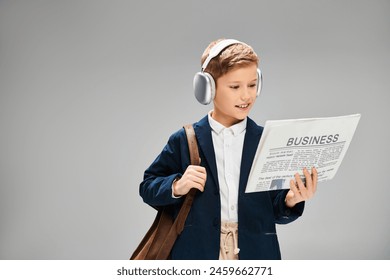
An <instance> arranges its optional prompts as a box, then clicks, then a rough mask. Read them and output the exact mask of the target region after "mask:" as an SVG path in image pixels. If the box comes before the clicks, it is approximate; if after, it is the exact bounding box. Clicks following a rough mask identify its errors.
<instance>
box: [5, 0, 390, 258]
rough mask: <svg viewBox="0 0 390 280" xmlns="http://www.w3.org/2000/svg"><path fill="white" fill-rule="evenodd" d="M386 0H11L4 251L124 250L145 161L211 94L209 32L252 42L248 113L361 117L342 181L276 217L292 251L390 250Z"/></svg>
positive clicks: (80, 253)
mask: <svg viewBox="0 0 390 280" xmlns="http://www.w3.org/2000/svg"><path fill="white" fill-rule="evenodd" d="M389 27H390V1H384V0H383V1H378V0H375V1H374V0H370V1H361V0H358V1H356V0H350V1H346V0H342V1H340V0H334V1H322V0H321V1H312V0H297V1H290V0H279V1H245V0H240V1H226V0H225V1H222V0H220V1H203V0H199V1H179V0H177V1H150V0H146V1H145V0H143V1H118V0H116V1H112V0H111V1H92V0H91V1H74V0H72V1H69V0H68V1H53V0H52V1H49V0H40V1H38V0H36V1H28V0H25V1H23V0H12V1H11V0H8V1H0V133H1V137H0V258H1V259H127V258H128V257H129V256H130V254H131V252H132V251H133V249H134V248H135V246H136V244H137V243H138V242H139V241H140V239H141V237H142V236H143V234H144V233H145V232H146V230H147V228H148V227H149V225H150V223H151V221H152V220H153V217H154V215H155V212H154V210H153V209H151V208H150V207H148V206H147V205H146V204H144V203H143V202H142V200H141V198H140V197H139V195H138V185H139V183H140V181H141V180H142V176H143V171H144V170H145V168H146V167H147V166H148V165H149V164H150V163H151V162H152V160H153V159H154V158H155V157H156V156H157V154H158V153H159V152H160V151H161V149H162V148H163V146H164V145H165V143H166V141H167V139H168V137H169V135H170V134H171V133H173V132H174V131H176V130H177V129H179V128H180V127H181V126H182V125H183V124H186V123H189V122H194V121H197V120H198V119H200V118H201V117H203V116H204V115H205V114H206V113H207V112H208V111H209V110H210V109H211V107H210V106H202V105H200V104H197V103H196V100H195V98H194V97H193V94H192V79H193V75H194V74H195V72H197V71H199V68H200V56H201V54H202V52H203V50H204V48H205V47H206V46H207V45H208V43H209V42H210V41H212V40H214V39H217V38H220V37H226V38H236V39H239V40H242V41H244V42H247V43H248V44H250V45H252V46H253V48H254V49H255V50H256V52H257V53H258V54H259V55H260V56H261V65H260V67H261V69H262V71H263V75H264V87H263V92H262V95H261V97H260V98H259V99H258V100H257V104H256V105H255V107H254V109H253V111H252V112H251V114H250V116H251V117H252V118H253V119H255V120H256V121H257V122H258V123H259V124H264V122H265V120H267V119H284V118H302V117H327V116H337V115H345V114H352V113H361V114H362V118H361V121H360V123H359V126H358V128H357V131H356V133H355V137H354V139H353V141H352V144H351V145H350V147H349V150H348V153H347V155H346V156H345V159H344V161H343V164H342V166H341V167H340V169H339V172H338V174H337V175H336V177H335V178H334V179H333V180H332V181H330V182H326V183H322V184H320V185H319V189H318V193H317V195H316V197H315V198H313V199H312V200H311V201H310V202H308V203H307V207H306V212H305V213H304V216H303V217H302V218H301V219H300V220H298V221H296V222H295V223H293V224H290V225H286V226H278V231H279V238H280V243H281V249H282V255H283V258H284V259H389V258H390V225H389V216H388V213H389V211H390V203H389V195H390V189H389V187H390V186H389V183H388V178H387V177H388V174H389V170H388V168H389V164H388V160H387V158H388V157H389V155H390V154H389V146H388V144H389V141H388V139H389V136H390V135H389V128H388V127H387V125H388V123H389V113H388V111H387V108H388V106H389V104H390V103H389V101H390V97H389V96H390V95H389V89H390V79H389V66H390V32H389Z"/></svg>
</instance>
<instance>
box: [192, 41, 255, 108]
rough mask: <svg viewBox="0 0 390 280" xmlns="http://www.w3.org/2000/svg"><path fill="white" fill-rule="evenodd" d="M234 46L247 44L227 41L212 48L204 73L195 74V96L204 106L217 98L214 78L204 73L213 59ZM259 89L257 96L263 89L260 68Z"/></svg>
mask: <svg viewBox="0 0 390 280" xmlns="http://www.w3.org/2000/svg"><path fill="white" fill-rule="evenodd" d="M234 44H242V45H246V46H248V45H247V44H245V43H243V42H240V41H237V40H234V39H225V40H222V41H220V42H218V43H217V44H216V45H215V46H214V47H212V48H211V50H210V52H209V55H208V56H207V58H206V60H205V61H204V63H203V65H202V71H201V72H198V73H196V74H195V77H194V84H193V85H194V94H195V97H196V99H197V100H198V101H199V102H200V103H201V104H203V105H207V104H209V103H210V102H211V101H212V100H213V99H214V97H215V81H214V79H213V77H212V76H211V75H210V74H209V73H207V72H204V70H205V69H206V67H207V65H208V64H209V63H210V61H211V59H213V58H214V57H216V56H218V55H219V54H220V53H221V52H222V51H223V50H224V49H225V48H227V47H228V46H230V45H234ZM257 81H258V83H257V88H256V96H259V95H260V92H261V87H262V85H263V76H262V74H261V71H260V69H259V68H257Z"/></svg>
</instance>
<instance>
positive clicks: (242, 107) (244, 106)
mask: <svg viewBox="0 0 390 280" xmlns="http://www.w3.org/2000/svg"><path fill="white" fill-rule="evenodd" d="M236 107H237V108H241V109H245V108H248V107H249V104H241V105H236Z"/></svg>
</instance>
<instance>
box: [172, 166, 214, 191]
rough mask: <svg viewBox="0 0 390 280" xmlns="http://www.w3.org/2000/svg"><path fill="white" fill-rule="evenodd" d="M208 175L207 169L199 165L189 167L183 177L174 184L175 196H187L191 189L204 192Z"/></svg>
mask: <svg viewBox="0 0 390 280" xmlns="http://www.w3.org/2000/svg"><path fill="white" fill-rule="evenodd" d="M206 179H207V174H206V169H205V168H204V167H202V166H198V165H190V166H188V167H187V169H186V171H185V172H184V174H183V176H182V177H181V178H180V179H179V180H178V181H176V182H175V183H174V186H173V187H174V194H175V195H185V194H187V193H188V192H189V191H190V189H192V188H195V189H198V190H199V191H201V192H203V191H204V186H205V184H206Z"/></svg>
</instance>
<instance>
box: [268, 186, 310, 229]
mask: <svg viewBox="0 0 390 280" xmlns="http://www.w3.org/2000/svg"><path fill="white" fill-rule="evenodd" d="M288 191H289V190H281V191H271V193H273V207H274V214H275V222H276V223H277V224H288V223H291V222H292V221H295V220H296V219H298V218H299V217H300V216H302V214H303V210H304V208H305V202H304V201H302V202H300V203H297V204H296V205H295V206H294V207H292V208H289V207H287V205H286V202H285V199H286V195H287V193H288Z"/></svg>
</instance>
